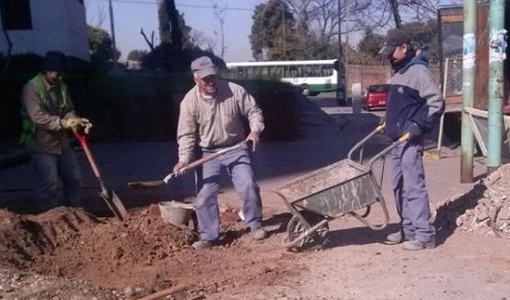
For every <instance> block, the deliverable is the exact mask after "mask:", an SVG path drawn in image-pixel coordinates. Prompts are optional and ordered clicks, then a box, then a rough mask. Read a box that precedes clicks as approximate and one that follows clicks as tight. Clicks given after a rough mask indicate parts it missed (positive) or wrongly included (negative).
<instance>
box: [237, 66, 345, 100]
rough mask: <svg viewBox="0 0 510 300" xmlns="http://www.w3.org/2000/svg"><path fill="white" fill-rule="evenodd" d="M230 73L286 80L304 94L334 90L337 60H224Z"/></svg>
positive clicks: (238, 75)
mask: <svg viewBox="0 0 510 300" xmlns="http://www.w3.org/2000/svg"><path fill="white" fill-rule="evenodd" d="M227 68H228V69H229V71H230V74H229V76H232V77H234V78H240V79H267V80H271V79H273V80H280V81H283V82H288V83H290V84H292V85H293V86H295V87H298V88H299V89H300V90H301V91H302V93H303V94H304V95H306V96H308V95H310V96H315V95H318V94H319V93H322V92H332V91H336V89H337V70H338V60H336V59H328V60H295V61H258V62H230V63H227Z"/></svg>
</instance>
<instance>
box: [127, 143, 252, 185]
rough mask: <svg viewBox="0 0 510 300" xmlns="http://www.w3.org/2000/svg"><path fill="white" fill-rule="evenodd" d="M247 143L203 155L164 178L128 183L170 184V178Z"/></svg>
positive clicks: (130, 183)
mask: <svg viewBox="0 0 510 300" xmlns="http://www.w3.org/2000/svg"><path fill="white" fill-rule="evenodd" d="M245 143H246V141H243V142H241V143H239V144H236V145H234V146H231V147H228V148H223V149H221V150H219V151H216V152H214V153H213V154H211V155H209V156H206V157H203V158H201V159H198V160H196V161H194V162H192V163H190V164H189V165H187V166H186V167H184V168H182V169H180V170H179V172H177V173H170V174H168V175H166V177H165V178H163V180H155V181H136V182H129V183H128V185H129V187H131V188H155V187H159V186H163V185H166V184H168V181H170V179H173V178H176V177H178V176H179V175H180V174H182V173H184V172H186V171H188V170H191V169H193V168H196V167H198V166H200V165H202V164H204V163H206V162H208V161H210V160H212V159H215V158H216V157H218V156H220V155H223V154H225V153H227V152H230V151H233V150H236V149H239V148H241V147H242V146H243V145H244V144H245Z"/></svg>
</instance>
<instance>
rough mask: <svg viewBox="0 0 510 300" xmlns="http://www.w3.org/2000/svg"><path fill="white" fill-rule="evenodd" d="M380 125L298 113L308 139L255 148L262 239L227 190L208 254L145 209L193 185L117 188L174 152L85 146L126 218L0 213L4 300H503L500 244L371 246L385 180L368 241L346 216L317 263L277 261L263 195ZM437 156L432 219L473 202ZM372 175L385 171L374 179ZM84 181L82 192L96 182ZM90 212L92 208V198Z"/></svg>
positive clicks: (509, 269) (307, 256)
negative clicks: (160, 297) (463, 200)
mask: <svg viewBox="0 0 510 300" xmlns="http://www.w3.org/2000/svg"><path fill="white" fill-rule="evenodd" d="M374 122H375V123H374ZM376 122H377V117H375V116H373V115H371V114H367V115H364V116H362V117H360V116H352V115H346V114H343V115H342V114H338V115H333V116H332V119H331V118H329V117H326V116H325V115H323V114H321V113H320V112H318V111H313V112H310V111H306V112H304V113H302V126H304V128H303V132H302V136H301V137H300V138H299V139H298V140H296V141H290V142H281V143H267V144H264V145H262V147H261V149H260V152H259V153H257V156H256V168H257V171H258V172H257V174H258V175H259V183H260V186H261V191H262V197H263V202H264V208H265V210H264V226H265V227H266V228H267V229H268V230H269V231H270V233H271V235H270V237H269V238H268V239H266V240H263V241H260V242H256V241H252V240H251V239H250V238H249V237H248V236H247V235H246V234H245V230H244V228H243V225H242V222H240V220H239V219H238V216H237V214H236V209H237V208H238V207H239V203H238V200H237V197H236V195H235V193H234V192H233V191H232V188H231V187H230V186H228V185H226V186H225V187H224V189H223V190H222V193H221V194H220V203H221V208H222V210H221V218H222V233H223V235H222V240H221V242H220V244H219V245H218V246H216V247H213V248H212V249H210V250H205V251H194V250H192V249H191V248H190V246H189V245H190V244H191V242H192V241H193V240H194V239H195V238H196V236H195V235H194V232H193V231H192V230H191V229H190V230H182V229H179V228H175V227H172V226H170V225H168V224H164V223H163V222H162V221H161V219H160V218H159V217H158V215H157V214H153V213H151V211H150V210H149V207H148V204H149V203H151V202H158V201H162V200H169V199H176V198H179V197H184V196H183V195H186V194H189V189H191V188H192V187H190V184H189V178H183V179H182V181H180V182H175V183H173V184H171V185H170V186H168V187H167V188H165V189H161V190H154V191H136V192H135V191H132V190H128V189H127V188H126V185H125V184H126V182H129V181H132V180H134V179H137V180H138V179H153V178H152V177H150V176H157V174H165V173H166V169H167V167H168V166H166V164H167V163H168V165H171V164H170V163H171V157H170V158H169V157H168V153H170V152H172V151H174V150H175V146H174V145H168V144H165V143H137V144H108V145H106V144H103V145H101V144H100V145H93V148H92V151H94V152H95V153H98V158H99V163H100V165H102V166H105V167H104V168H105V171H104V172H103V173H104V178H106V179H107V180H108V181H109V184H110V186H112V189H115V190H116V191H117V192H118V194H119V197H120V198H121V199H123V200H125V201H126V203H128V206H129V207H130V210H129V211H130V215H131V218H130V219H129V220H128V221H127V222H125V223H119V222H118V221H117V220H115V218H111V217H101V216H99V217H98V216H96V215H94V214H90V213H89V212H88V211H84V210H81V209H71V208H58V209H55V210H52V211H49V212H48V213H45V214H42V215H37V216H33V215H27V214H23V213H18V212H9V211H7V210H0V220H1V221H0V266H1V267H2V272H0V299H139V298H141V297H142V296H146V295H149V294H151V293H153V292H155V291H159V290H163V289H165V288H168V287H175V286H181V285H182V286H185V287H186V289H185V291H182V292H178V293H175V294H173V295H172V296H170V297H168V298H167V299H179V300H180V299H289V300H290V299H295V300H297V299H310V300H311V299H314V300H315V299H434V300H436V299H509V298H510V257H509V256H508V248H509V246H510V241H508V240H505V239H497V238H495V237H493V236H487V235H486V234H480V233H479V232H476V231H473V232H468V231H463V230H460V229H456V230H449V229H448V228H439V229H440V231H439V234H438V241H439V245H438V247H437V248H436V249H434V250H426V251H418V252H407V251H404V250H402V249H401V248H400V247H399V246H398V245H397V246H388V245H384V244H382V243H381V241H382V240H383V239H384V236H385V235H386V234H388V233H390V232H392V231H393V230H395V228H396V222H397V219H396V217H395V214H394V207H393V200H392V197H391V194H390V192H389V190H388V182H387V178H388V176H387V172H389V169H388V168H385V169H384V172H385V173H384V174H385V176H384V177H383V179H384V180H383V185H382V186H383V188H382V192H383V195H384V197H385V199H386V202H387V205H388V207H389V210H390V225H389V226H388V227H387V228H386V229H384V230H382V231H373V230H371V229H369V228H368V227H366V226H365V225H363V224H362V223H360V222H359V221H357V220H356V219H354V218H352V217H349V216H345V217H341V218H338V219H336V220H333V221H331V222H330V224H329V225H330V232H329V235H328V237H329V240H330V243H329V244H328V246H327V247H326V248H325V249H324V250H321V251H317V252H301V253H294V252H289V251H286V250H285V249H284V248H283V247H282V241H284V239H285V238H286V225H287V222H288V220H289V219H290V217H291V215H290V213H289V212H288V210H287V208H286V207H285V205H284V203H283V201H282V200H281V199H280V198H279V197H278V196H277V195H276V194H275V193H274V192H273V190H274V189H275V188H276V187H278V186H280V185H281V184H283V183H285V182H287V181H288V180H290V179H292V178H295V177H296V176H299V175H301V174H304V173H307V172H310V171H311V170H314V169H317V168H320V167H323V166H325V165H327V164H330V163H333V162H336V161H338V160H340V159H343V158H344V157H345V154H346V151H347V150H348V149H349V147H350V146H352V145H353V143H355V142H356V141H357V140H358V139H359V137H360V136H362V135H364V134H366V132H368V131H369V130H370V129H371V128H373V126H374V125H375V124H376ZM385 143H387V141H386V140H385V139H384V137H379V138H377V139H376V140H375V141H374V143H373V144H371V147H370V149H367V151H366V155H367V156H370V155H372V154H373V153H375V152H377V151H378V150H379V149H381V147H383V146H384V145H385ZM112 153H114V154H115V155H112ZM140 153H151V155H141V154H140ZM447 154H448V155H445V157H444V158H443V159H441V160H439V159H437V158H428V159H426V160H425V168H426V174H427V184H428V187H429V190H430V195H431V201H432V203H433V206H434V208H439V207H441V205H442V204H443V203H445V202H447V201H449V200H451V201H455V199H457V198H458V196H459V195H466V194H467V195H469V196H470V197H481V196H480V194H478V193H475V192H474V191H473V190H474V189H475V186H474V185H472V184H469V185H462V184H458V182H457V180H456V172H457V170H459V165H458V154H456V152H455V151H454V150H452V151H449V152H447ZM142 156H143V157H145V159H143V160H142ZM101 160H102V162H101ZM82 162H83V163H84V166H86V165H85V164H86V162H85V161H82ZM475 166H476V168H477V169H476V176H483V172H484V165H483V159H477V161H476V163H475ZM25 168H26V167H20V169H17V170H12V169H10V170H9V171H8V172H2V174H1V175H2V182H3V183H4V184H9V185H10V186H9V187H19V186H16V184H17V183H19V181H15V180H14V179H15V178H19V176H23V175H25V176H26V175H27V173H26V172H27V169H25ZM84 169H85V167H84ZM381 170H382V168H381V165H378V166H377V167H375V168H374V172H380V171H381ZM155 174H156V175H155ZM378 174H379V173H378ZM17 176H18V177H17ZM144 176H147V177H144ZM88 180H90V183H89V184H90V186H91V187H92V186H93V185H92V182H93V180H94V178H93V177H91V178H89V179H88ZM24 182H25V183H26V182H27V181H24ZM0 197H1V199H0V200H2V203H7V202H9V203H12V202H13V201H14V202H16V203H21V204H19V205H17V206H16V205H15V206H14V207H15V208H16V209H14V210H17V209H19V210H21V209H22V208H23V207H24V206H25V207H26V206H28V205H29V203H30V199H31V197H33V195H32V192H31V191H30V190H28V191H22V192H19V191H18V192H16V193H13V192H8V193H7V192H5V193H2V194H1V195H0ZM184 198H185V197H184ZM88 199H89V201H90V203H97V201H100V200H98V199H97V196H96V195H95V194H94V190H93V189H90V191H89V195H88ZM190 199H191V200H192V198H190ZM23 203H24V204H23ZM99 203H100V202H99ZM99 203H97V204H91V205H90V208H91V209H92V211H94V209H97V210H98V211H100V207H99V206H100V204H99ZM96 206H98V207H96ZM89 211H90V210H89ZM371 218H374V221H375V222H378V221H380V220H381V211H380V210H378V209H374V211H373V213H372V215H371Z"/></svg>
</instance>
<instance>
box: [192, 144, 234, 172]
mask: <svg viewBox="0 0 510 300" xmlns="http://www.w3.org/2000/svg"><path fill="white" fill-rule="evenodd" d="M243 144H244V142H242V143H239V144H237V145H234V146H232V147H229V148H225V149H222V150H220V151H217V152H214V153H213V154H211V155H208V156H206V157H202V158H201V159H197V160H195V161H194V162H191V163H190V164H189V165H187V166H186V167H184V168H183V169H184V170H189V169H193V168H196V167H198V166H200V165H203V164H204V163H206V162H208V161H210V160H213V159H215V158H216V157H218V156H220V155H223V154H225V153H227V152H230V151H232V150H235V149H237V148H240V147H241V146H242V145H243Z"/></svg>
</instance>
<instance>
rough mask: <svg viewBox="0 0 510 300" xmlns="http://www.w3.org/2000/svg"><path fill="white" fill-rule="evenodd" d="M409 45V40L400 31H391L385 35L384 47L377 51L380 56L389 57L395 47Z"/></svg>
mask: <svg viewBox="0 0 510 300" xmlns="http://www.w3.org/2000/svg"><path fill="white" fill-rule="evenodd" d="M409 43H411V38H410V37H409V36H408V35H407V34H406V33H404V32H403V31H402V30H400V29H391V30H389V31H388V34H387V35H386V39H385V41H384V46H383V47H382V48H381V50H379V54H381V55H385V56H387V55H390V54H392V53H393V51H395V48H397V46H400V45H402V44H409Z"/></svg>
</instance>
